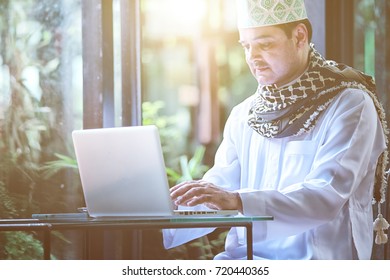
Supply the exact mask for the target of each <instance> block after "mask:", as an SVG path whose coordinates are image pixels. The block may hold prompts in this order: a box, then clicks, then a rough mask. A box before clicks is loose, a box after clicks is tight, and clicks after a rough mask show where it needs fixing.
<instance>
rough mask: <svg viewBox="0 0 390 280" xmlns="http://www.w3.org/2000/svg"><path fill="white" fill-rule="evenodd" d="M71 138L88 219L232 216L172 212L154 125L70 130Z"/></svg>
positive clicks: (219, 211) (159, 145)
mask: <svg viewBox="0 0 390 280" xmlns="http://www.w3.org/2000/svg"><path fill="white" fill-rule="evenodd" d="M72 139H73V144H74V148H75V153H76V159H77V163H78V167H79V173H80V179H81V184H82V189H83V192H84V198H85V203H86V207H85V208H86V211H87V213H88V215H89V216H90V217H95V218H98V217H171V216H173V215H174V216H176V215H199V216H210V215H216V216H231V215H237V214H238V211H230V210H215V211H214V210H210V211H186V210H183V211H176V210H173V205H172V201H171V198H170V194H169V184H168V178H167V174H166V170H165V164H164V158H163V153H162V148H161V143H160V137H159V132H158V128H157V127H156V126H154V125H148V126H130V127H115V128H98V129H84V130H75V131H73V132H72ZM176 217H177V216H176Z"/></svg>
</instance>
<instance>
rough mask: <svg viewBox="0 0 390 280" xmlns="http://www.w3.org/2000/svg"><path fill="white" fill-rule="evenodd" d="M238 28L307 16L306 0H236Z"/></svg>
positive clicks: (296, 19) (290, 20)
mask: <svg viewBox="0 0 390 280" xmlns="http://www.w3.org/2000/svg"><path fill="white" fill-rule="evenodd" d="M236 3H237V26H238V28H250V27H262V26H270V25H277V24H283V23H289V22H294V21H298V20H303V19H306V18H307V13H306V8H305V2H304V0H236Z"/></svg>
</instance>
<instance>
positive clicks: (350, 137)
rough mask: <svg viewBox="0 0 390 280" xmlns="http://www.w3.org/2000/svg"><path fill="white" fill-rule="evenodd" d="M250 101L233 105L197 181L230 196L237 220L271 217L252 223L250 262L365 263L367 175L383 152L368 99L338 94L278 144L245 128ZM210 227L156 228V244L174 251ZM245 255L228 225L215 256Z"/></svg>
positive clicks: (241, 238)
mask: <svg viewBox="0 0 390 280" xmlns="http://www.w3.org/2000/svg"><path fill="white" fill-rule="evenodd" d="M253 98H254V96H251V97H249V98H248V99H246V100H245V101H243V102H242V103H241V104H239V105H237V106H236V107H235V108H233V110H232V112H231V114H230V116H229V118H228V120H227V122H226V126H225V129H224V134H223V140H222V143H221V145H220V147H219V148H218V150H217V153H216V157H215V163H214V166H213V167H212V168H211V169H210V170H209V171H208V172H207V173H206V174H205V176H204V178H203V179H204V180H207V181H210V182H212V183H214V184H215V185H217V186H220V187H223V188H226V189H229V190H235V191H238V192H239V194H240V197H241V200H242V204H243V214H244V215H270V216H273V217H274V220H273V221H267V222H255V223H254V228H253V234H254V237H253V238H254V244H253V249H254V258H258V259H282V260H285V259H370V257H371V250H372V244H373V213H372V192H373V182H374V174H375V168H376V162H377V159H378V157H379V155H380V154H381V153H382V151H383V150H384V149H385V136H384V133H383V129H382V127H381V124H380V121H379V119H378V117H377V113H376V111H375V108H374V105H373V102H372V100H371V98H370V97H369V96H368V94H366V93H365V92H363V91H361V90H357V89H347V90H344V91H343V92H342V93H340V94H339V95H338V96H337V97H336V99H335V100H334V101H333V102H332V104H331V105H330V107H329V108H328V109H327V110H326V111H325V112H324V113H323V115H322V116H321V117H320V119H319V120H318V123H317V125H316V127H315V128H314V129H313V130H312V131H310V132H308V133H305V134H303V135H301V136H292V137H286V138H280V139H269V138H264V137H262V136H260V135H259V134H258V133H256V132H255V131H254V130H253V129H252V128H250V127H249V126H248V124H247V118H248V112H249V109H250V106H251V102H252V101H253ZM211 230H212V229H211ZM211 230H210V229H189V230H186V229H179V230H164V231H163V235H164V245H165V247H166V248H171V247H175V246H178V245H180V244H183V243H185V242H188V241H190V240H192V239H194V238H197V237H200V236H202V235H204V234H207V233H209V232H210V231H211ZM245 258H246V239H245V230H244V229H241V228H232V229H231V230H230V232H229V234H228V236H227V239H226V244H225V252H222V253H221V254H219V255H217V256H216V259H245Z"/></svg>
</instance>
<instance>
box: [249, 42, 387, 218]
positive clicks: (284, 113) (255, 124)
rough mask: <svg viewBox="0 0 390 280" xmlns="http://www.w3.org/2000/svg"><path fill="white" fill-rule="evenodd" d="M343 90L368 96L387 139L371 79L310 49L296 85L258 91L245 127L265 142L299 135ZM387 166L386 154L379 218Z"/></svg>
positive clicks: (378, 189)
mask: <svg viewBox="0 0 390 280" xmlns="http://www.w3.org/2000/svg"><path fill="white" fill-rule="evenodd" d="M346 88H357V89H361V90H363V91H365V92H367V93H368V94H369V95H370V97H371V98H372V100H373V102H374V105H375V108H376V111H377V113H378V117H379V119H380V121H381V123H382V127H383V129H384V132H385V135H386V136H387V134H388V129H387V123H386V118H385V113H384V110H383V107H382V105H381V103H380V102H379V100H378V98H377V96H376V86H375V82H374V80H373V78H372V77H370V76H367V75H365V74H363V73H362V72H360V71H358V70H355V69H353V68H351V67H349V66H346V65H343V64H337V63H336V62H334V61H330V60H325V59H324V58H323V57H322V56H321V55H320V54H319V53H318V52H317V51H316V49H315V48H314V46H313V45H311V46H310V56H309V66H308V69H307V71H306V72H305V73H303V74H302V76H301V77H299V78H298V79H297V80H296V81H294V82H293V83H292V84H290V85H286V86H283V87H280V88H277V87H275V86H273V85H271V86H262V85H260V86H259V87H258V90H257V93H256V98H255V100H254V102H253V104H252V107H251V109H250V111H249V119H248V124H249V126H250V127H252V128H253V129H254V130H255V131H256V132H257V133H259V134H260V135H262V136H264V137H267V138H282V137H288V136H295V135H301V134H303V133H305V132H308V131H310V130H311V129H312V128H313V127H314V126H315V125H316V123H317V120H318V119H319V117H320V116H321V114H322V112H324V111H325V110H326V109H327V108H328V106H329V105H330V103H331V102H332V101H333V100H334V99H335V97H336V96H337V95H338V94H339V93H340V92H341V91H343V90H344V89H346ZM386 138H387V137H386ZM386 146H387V139H386ZM387 164H388V152H387V150H386V151H385V152H384V153H383V154H382V155H381V156H380V158H379V159H378V165H377V171H376V182H375V190H374V200H373V203H378V212H379V214H380V204H381V203H383V202H384V201H385V192H386V188H387V175H386V168H387Z"/></svg>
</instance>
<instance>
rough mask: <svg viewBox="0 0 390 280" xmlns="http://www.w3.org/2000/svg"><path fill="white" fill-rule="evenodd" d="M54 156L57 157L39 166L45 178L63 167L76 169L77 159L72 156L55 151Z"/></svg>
mask: <svg viewBox="0 0 390 280" xmlns="http://www.w3.org/2000/svg"><path fill="white" fill-rule="evenodd" d="M54 156H55V157H56V158H58V159H57V160H52V161H48V162H46V163H44V165H43V166H42V167H41V168H40V170H41V171H42V176H43V177H44V178H45V179H49V178H50V177H52V176H53V175H55V174H56V173H58V172H59V171H61V170H63V169H68V168H70V169H73V170H75V171H78V165H77V160H76V159H75V158H74V157H69V156H66V155H61V154H58V153H55V154H54Z"/></svg>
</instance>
